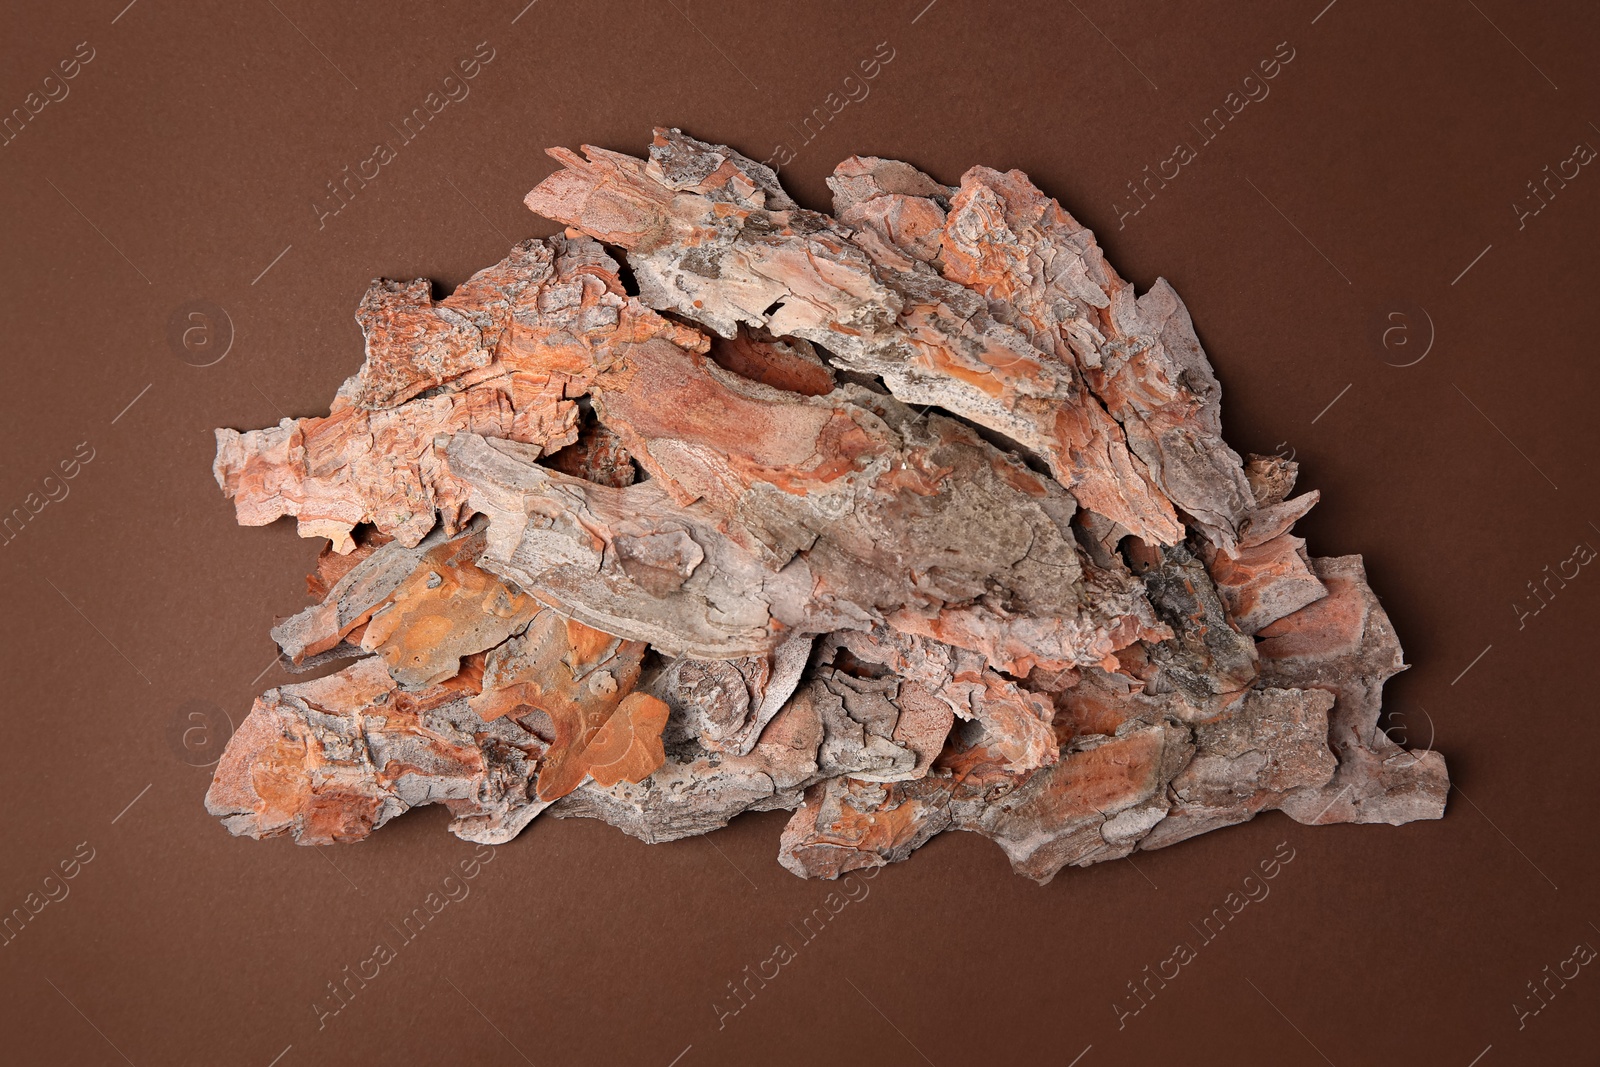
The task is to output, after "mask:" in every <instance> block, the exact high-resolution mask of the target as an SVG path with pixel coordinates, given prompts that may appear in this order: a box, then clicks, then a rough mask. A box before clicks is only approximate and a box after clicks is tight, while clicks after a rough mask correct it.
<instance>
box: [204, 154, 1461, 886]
mask: <svg viewBox="0 0 1600 1067" xmlns="http://www.w3.org/2000/svg"><path fill="white" fill-rule="evenodd" d="M551 154H552V155H553V156H554V157H555V159H556V160H557V162H558V163H559V164H560V168H559V169H558V170H557V171H556V172H555V173H553V174H552V175H551V176H550V177H548V178H546V179H545V180H544V181H543V182H541V183H540V184H539V186H538V187H537V188H535V189H534V190H533V191H532V192H531V193H529V194H528V197H527V203H528V206H529V207H531V208H532V209H534V210H535V211H538V212H539V213H540V214H543V215H546V216H548V217H549V218H552V219H556V220H558V221H560V222H562V223H564V224H566V225H567V226H568V227H569V229H568V230H567V231H566V234H565V235H564V236H561V237H555V238H550V239H548V240H534V241H525V242H523V243H522V244H520V245H518V246H517V248H515V249H514V250H513V251H512V253H511V255H510V256H509V257H507V258H506V259H505V260H504V261H502V262H501V263H499V264H497V265H496V266H494V267H491V268H489V269H487V270H485V271H482V272H480V273H479V274H477V275H475V276H474V277H473V278H472V279H471V280H470V281H468V282H467V283H466V284H464V285H462V286H461V287H460V288H459V289H457V290H456V291H455V292H454V293H452V294H450V295H449V296H447V297H445V298H444V299H442V300H438V301H435V300H434V299H433V297H432V288H431V286H430V284H429V283H428V282H427V281H425V280H421V281H412V282H392V281H386V280H380V281H377V282H374V283H373V285H372V288H371V289H370V290H369V291H368V293H367V295H366V297H365V298H364V299H363V300H362V302H361V306H360V308H359V309H358V311H357V314H356V318H357V322H358V323H359V325H360V327H361V332H362V335H363V337H364V338H365V342H366V359H365V362H364V363H363V365H362V367H361V369H360V370H359V371H358V372H357V373H356V374H355V375H354V376H353V377H352V378H350V379H349V380H348V381H347V382H346V383H345V384H344V386H343V387H342V388H341V389H340V390H339V393H338V395H337V396H336V397H335V399H334V402H333V405H332V410H331V411H330V413H329V415H327V416H326V417H323V418H310V419H300V420H286V421H285V422H284V423H282V424H281V425H279V426H278V427H276V428H273V429H268V430H256V431H250V432H247V433H242V434H241V433H238V432H236V431H234V430H226V429H224V430H218V431H217V445H218V448H217V460H216V464H215V472H216V476H217V480H218V483H219V484H220V485H221V486H222V488H223V490H224V492H225V493H226V494H227V495H228V496H230V497H232V498H233V499H234V501H235V506H236V508H237V511H238V517H239V521H240V522H241V523H244V524H246V525H260V524H263V523H267V522H271V521H273V520H274V519H276V518H279V517H281V516H285V515H291V516H295V517H297V518H298V520H299V524H300V531H301V533H302V534H304V535H307V536H323V537H327V538H329V540H330V542H331V544H330V546H329V549H328V550H326V551H324V553H323V555H322V557H321V558H320V559H319V561H318V566H317V571H316V573H315V574H313V575H312V576H311V577H310V578H309V579H308V585H309V588H310V590H311V593H312V595H313V596H314V597H315V598H317V600H318V603H316V604H313V605H312V606H310V607H308V608H306V609H305V610H304V611H302V612H300V613H299V614H298V615H296V616H294V617H292V618H290V619H286V620H284V621H282V622H281V623H279V624H278V625H277V626H276V627H275V628H274V630H273V637H274V638H275V639H276V640H277V641H278V643H279V645H280V647H281V648H282V649H283V652H284V654H285V655H286V656H287V657H288V659H289V661H290V662H291V663H292V664H294V665H296V666H298V667H302V668H305V667H312V666H316V665H318V664H320V663H323V662H326V661H327V660H329V659H335V658H340V657H350V656H355V657H360V658H359V659H358V660H357V662H356V663H355V664H354V665H351V666H347V667H345V668H344V669H343V670H341V671H339V672H338V673H337V674H333V675H330V676H328V677H325V678H322V679H319V680H317V681H311V682H304V683H301V684H298V685H290V686H284V687H282V688H280V689H273V690H269V691H268V692H267V693H266V694H265V695H264V696H262V697H261V698H260V699H259V700H258V701H257V702H256V705H255V707H254V708H253V709H252V711H251V713H250V715H249V717H248V718H247V719H246V720H245V723H244V725H243V726H242V727H241V728H240V730H239V732H238V733H237V734H236V735H235V737H234V739H233V741H232V742H231V743H230V745H229V747H228V750H227V752H226V754H225V755H224V757H223V759H222V761H221V763H220V764H219V766H218V770H217V775H216V779H215V781H214V782H213V784H212V787H211V791H210V792H209V793H208V794H207V798H206V801H207V806H208V807H209V809H210V810H211V811H212V812H213V813H215V814H217V815H219V816H221V817H222V818H223V821H224V823H225V825H227V826H228V828H229V829H230V830H232V831H233V832H235V833H240V834H249V835H251V836H256V837H262V836H271V835H277V834H291V835H293V836H294V837H295V838H296V839H297V840H299V841H301V842H303V843H312V844H322V843H327V842H331V841H348V840H355V839H358V838H360V837H363V836H365V835H366V834H367V833H369V832H371V831H372V830H373V829H375V828H376V827H378V826H380V825H382V824H383V823H384V822H385V821H387V820H388V819H390V818H392V817H393V816H395V815H397V814H399V813H401V812H403V811H404V810H406V809H407V808H409V807H411V806H413V805H416V804H423V803H430V802H435V801H437V802H442V803H445V804H447V805H448V806H449V807H450V808H451V810H452V812H453V813H454V814H455V816H456V821H455V822H454V823H452V826H451V828H452V830H453V831H454V832H456V833H458V834H460V835H461V836H463V837H467V838H469V839H471V840H476V841H496V842H498V841H504V840H507V839H509V838H510V837H512V836H514V835H515V834H516V833H517V832H518V831H520V830H521V829H522V827H523V826H525V825H526V824H527V822H528V821H529V820H531V819H532V818H533V817H534V816H535V815H537V814H538V813H539V812H541V811H543V810H544V809H546V808H549V810H550V812H551V813H552V814H553V815H557V816H563V817H567V816H583V817H591V818H599V819H604V820H606V821H607V822H610V823H612V824H613V825H615V826H617V827H619V828H621V829H623V830H624V831H626V832H628V833H630V834H633V835H635V836H637V837H640V838H642V839H644V840H646V841H666V840H672V839H674V838H679V837H683V836H686V835H690V834H698V833H704V832H706V831H708V830H712V829H715V828H716V827H719V826H722V825H725V824H726V823H727V821H728V820H729V819H731V818H733V817H734V816H735V815H737V814H739V813H740V812H743V811H760V810H768V809H773V808H780V809H790V810H793V811H794V812H795V814H794V816H793V817H792V819H791V820H790V822H789V825H788V828H787V829H786V830H785V831H784V833H783V837H782V841H781V843H780V848H779V859H780V861H781V862H782V863H783V865H784V866H786V867H788V868H789V869H790V870H792V871H794V872H795V873H796V874H799V875H802V876H807V877H837V876H839V875H840V874H842V873H844V872H848V871H850V870H854V869H857V868H861V867H864V866H877V865H881V864H885V863H889V862H893V861H896V860H901V859H904V858H906V857H907V856H908V855H910V853H911V852H912V851H913V850H914V849H916V848H917V847H919V846H920V845H922V844H924V843H925V842H927V841H928V840H929V839H930V838H932V837H933V836H935V835H936V834H938V833H940V832H942V831H944V830H947V829H960V830H969V831H972V832H975V833H980V834H983V835H985V836H987V837H990V838H992V839H993V840H994V841H995V842H996V843H997V844H998V845H999V846H1000V847H1001V848H1002V849H1003V850H1004V852H1005V853H1006V855H1007V856H1008V857H1009V858H1010V860H1011V862H1012V864H1013V865H1014V866H1015V868H1016V869H1017V870H1018V871H1019V872H1021V873H1023V874H1026V875H1028V876H1029V877H1032V878H1035V879H1038V880H1039V881H1041V882H1043V881H1048V880H1049V879H1050V878H1052V877H1054V875H1055V874H1056V873H1057V872H1058V871H1059V870H1060V869H1061V868H1062V867H1064V866H1069V865H1079V866H1081V865H1084V864H1089V863H1095V862H1099V861H1101V860H1106V859H1115V858H1118V857H1121V856H1126V855H1128V854H1129V853H1131V852H1132V851H1134V850H1135V849H1140V848H1145V849H1149V848H1160V847H1163V846H1165V845H1169V844H1172V843H1174V842H1177V841H1181V840H1183V839H1185V838H1188V837H1192V836H1193V835H1195V834H1198V833H1203V832H1205V831H1207V830H1212V829H1216V828H1218V827H1221V826H1227V825H1230V824H1233V823H1239V822H1244V821H1246V820H1248V819H1251V818H1254V817H1255V816H1256V815H1257V814H1258V813H1260V812H1262V811H1266V810H1271V809H1279V810H1282V811H1284V812H1286V813H1288V814H1289V815H1290V816H1291V817H1293V818H1295V819H1297V820H1299V821H1301V822H1306V823H1328V822H1388V823H1401V822H1406V821H1410V820H1413V819H1424V818H1438V817H1440V816H1441V815H1442V814H1443V811H1444V803H1445V797H1446V794H1447V792H1448V789H1449V783H1448V779H1447V777H1446V774H1445V769H1444V761H1443V759H1442V757H1440V756H1439V755H1438V754H1437V753H1434V752H1429V751H1423V752H1407V751H1405V750H1404V749H1402V748H1400V746H1398V745H1396V744H1395V743H1394V742H1393V741H1392V740H1390V739H1389V738H1388V737H1387V736H1386V735H1385V734H1384V733H1383V731H1382V729H1381V728H1380V726H1379V717H1380V714H1381V699H1380V698H1381V690H1382V686H1383V683H1384V681H1385V680H1386V679H1388V678H1389V677H1390V676H1391V675H1393V674H1394V673H1396V672H1397V671H1399V670H1402V669H1404V666H1405V664H1404V662H1403V660H1402V657H1401V653H1400V646H1399V643H1398V642H1397V641H1396V639H1395V636H1394V632H1393V629H1392V628H1391V626H1390V624H1389V620H1388V617H1387V615H1385V613H1384V611H1383V609H1382V607H1381V605H1380V604H1379V603H1378V600H1377V598H1376V597H1375V596H1374V595H1373V593H1372V591H1371V590H1370V589H1369V588H1368V586H1367V583H1366V576H1365V571H1364V569H1363V567H1362V564H1361V559H1360V557H1359V556H1345V557H1339V558H1333V559H1317V558H1314V557H1312V556H1310V555H1309V554H1308V552H1307V550H1306V545H1305V542H1304V541H1303V540H1302V539H1301V538H1298V537H1296V536H1294V534H1293V533H1292V528H1293V525H1294V523H1295V522H1296V521H1297V520H1298V519H1299V518H1300V517H1301V516H1303V515H1304V514H1305V513H1306V512H1307V511H1309V510H1310V508H1311V507H1312V506H1313V505H1315V504H1316V503H1317V500H1318V494H1317V493H1316V492H1314V491H1313V492H1309V493H1304V494H1302V495H1300V496H1292V495H1291V494H1292V491H1293V488H1294V481H1295V475H1296V469H1295V465H1294V463H1293V462H1292V461H1288V460H1283V459H1281V458H1278V457H1261V456H1253V457H1249V459H1248V461H1244V460H1241V459H1240V457H1239V456H1238V455H1237V454H1236V453H1234V452H1233V451H1232V450H1231V449H1230V448H1229V447H1228V446H1227V444H1226V442H1224V441H1223V439H1222V436H1221V388H1220V386H1219V385H1218V383H1217V379H1216V376H1215V375H1214V373H1213V371H1212V368H1211V365H1210V363H1209V362H1208V361H1207V359H1206V356H1205V354H1204V352H1203V351H1202V349H1201V347H1200V343H1199V340H1198V338H1197V336H1196V334H1195V330H1194V325H1193V323H1192V322H1191V320H1190V317H1189V313H1188V311H1187V309H1186V308H1185V307H1184V305H1183V302H1182V301H1181V300H1180V299H1179V298H1178V295H1177V293H1176V292H1175V291H1174V290H1173V289H1172V287H1171V286H1170V285H1168V284H1167V283H1166V282H1165V281H1162V280H1158V281H1157V282H1156V284H1155V285H1154V286H1152V287H1151V289H1150V291H1149V292H1147V293H1145V294H1143V295H1142V296H1140V295H1137V294H1135V292H1134V290H1133V286H1132V285H1130V284H1129V283H1128V282H1126V281H1125V280H1123V279H1122V278H1121V277H1119V276H1118V275H1117V273H1116V272H1115V271H1114V270H1113V269H1112V268H1111V266H1110V265H1109V264H1108V263H1107V262H1106V259H1105V256H1104V255H1103V254H1102V252H1101V250H1100V248H1099V246H1098V244H1097V243H1096V241H1095V238H1094V235H1093V234H1092V233H1090V232H1089V231H1088V230H1087V229H1085V228H1084V227H1083V226H1082V225H1081V224H1079V223H1078V222H1077V221H1076V220H1075V219H1073V218H1072V216H1071V215H1070V214H1068V213H1067V212H1066V211H1065V210H1064V209H1063V208H1062V207H1061V205H1059V204H1058V203H1056V202H1055V201H1054V200H1051V199H1050V198H1049V197H1047V196H1045V194H1044V193H1042V192H1040V191H1039V190H1038V189H1037V188H1035V187H1034V186H1033V184H1032V183H1031V182H1029V181H1028V179H1027V177H1026V176H1024V175H1023V174H1021V173H1020V172H1017V171H1011V172H1009V173H1000V172H998V171H993V170H989V169H986V168H982V167H977V168H974V169H973V170H971V171H969V172H968V173H967V174H965V175H963V177H962V179H961V182H960V184H959V185H958V186H955V187H950V186H944V185H941V184H940V183H938V182H936V181H934V180H933V179H932V178H929V177H928V176H927V175H925V174H922V173H920V172H919V171H917V170H916V169H915V168H913V167H911V166H909V165H908V164H905V163H900V162H896V161H893V160H884V159H876V158H872V157H852V158H851V159H848V160H846V161H845V162H844V163H842V164H840V165H839V167H838V168H837V170H836V171H835V173H834V175H833V177H832V178H830V179H829V185H830V186H831V188H832V189H833V192H834V215H833V216H829V215H826V214H822V213H820V212H816V211H811V210H807V209H805V208H802V207H800V206H799V205H797V204H796V203H795V202H794V201H793V200H791V199H790V198H789V196H788V195H787V194H786V193H784V191H783V189H782V188H781V187H780V186H779V185H778V181H777V178H776V176H775V175H774V174H773V173H772V171H770V170H769V169H767V168H766V167H764V166H762V165H760V164H758V163H754V162H752V161H750V160H748V159H745V158H744V157H742V156H740V155H739V154H738V153H736V152H734V151H733V150H732V149H729V148H726V147H722V146H718V145H708V144H704V143H702V142H699V141H696V140H694V139H693V138H690V137H687V136H685V135H684V134H682V133H680V132H679V131H677V130H659V131H657V135H656V139H655V143H654V144H653V145H652V146H651V148H650V151H649V154H648V158H645V159H639V158H635V157H633V156H628V155H622V154H619V153H616V152H610V151H605V150H602V149H596V148H585V149H584V150H583V152H582V154H578V153H574V152H570V151H567V150H565V149H555V150H552V152H551ZM602 242H603V243H604V245H607V246H611V247H613V248H614V249H619V250H620V252H621V254H623V255H624V256H626V259H627V267H628V269H629V276H630V277H631V278H632V279H636V284H637V287H638V295H637V296H630V295H628V285H627V284H626V283H625V281H624V274H623V271H622V269H621V265H620V264H619V263H617V262H616V261H615V260H613V259H612V258H611V254H610V253H608V251H607V250H606V248H605V247H603V246H602ZM691 323H692V324H694V325H691ZM697 327H703V328H704V329H703V330H702V329H700V328H697Z"/></svg>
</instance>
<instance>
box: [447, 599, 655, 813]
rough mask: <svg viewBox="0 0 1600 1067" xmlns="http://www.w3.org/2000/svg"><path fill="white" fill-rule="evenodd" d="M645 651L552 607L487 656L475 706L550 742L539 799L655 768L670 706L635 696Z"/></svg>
mask: <svg viewBox="0 0 1600 1067" xmlns="http://www.w3.org/2000/svg"><path fill="white" fill-rule="evenodd" d="M644 651H645V646H644V644H643V643H642V642H638V641H625V640H623V639H622V638H620V637H614V636H612V635H611V634H608V633H604V632H602V631H600V630H596V629H594V628H593V627H590V626H585V625H584V624H583V623H581V622H578V621H576V620H574V619H568V618H565V617H563V616H562V615H560V614H558V613H557V612H554V611H549V610H544V611H541V612H539V613H538V614H537V615H536V616H535V618H534V619H533V621H532V622H531V623H530V624H529V625H528V628H527V630H526V632H524V633H522V634H520V635H518V636H516V637H513V638H512V639H511V640H509V641H507V642H506V643H505V644H503V645H500V646H499V647H497V648H495V649H493V650H492V651H490V653H489V655H488V657H487V658H486V660H485V662H484V672H483V692H482V693H481V694H480V695H479V696H477V697H475V698H474V699H473V701H472V704H473V709H474V710H475V711H477V713H478V714H479V715H480V716H482V717H483V718H484V719H485V720H488V721H492V720H495V719H498V718H500V717H501V716H505V715H510V716H512V717H514V718H518V719H520V720H521V721H522V722H523V724H524V725H527V726H529V727H530V728H532V729H534V731H535V732H536V733H540V734H541V736H543V737H545V738H546V739H547V740H548V741H549V745H550V750H549V752H548V754H547V755H546V757H545V760H544V764H543V766H542V767H541V768H540V771H539V783H538V784H539V799H540V800H558V799H560V798H561V797H564V796H566V795H567V794H568V793H570V792H572V791H573V790H574V789H576V788H577V787H578V786H579V784H580V783H582V781H583V780H584V777H585V776H586V775H592V776H593V777H594V778H595V780H596V781H598V782H601V783H602V784H607V785H609V784H614V783H615V782H616V781H618V780H619V778H622V777H627V778H631V779H638V778H643V777H644V776H645V775H647V774H649V773H650V772H651V771H653V770H655V768H656V767H658V766H660V764H661V761H662V760H663V759H664V758H665V754H664V753H663V752H662V750H661V731H662V729H663V728H665V726H666V719H667V706H666V705H665V704H663V703H662V702H661V701H660V700H658V699H657V698H655V697H652V696H649V695H647V694H644V693H637V694H636V693H634V687H635V685H636V684H637V683H638V680H639V670H640V662H641V660H642V659H643V657H644ZM535 723H538V724H539V725H537V726H536V725H534V724H535ZM541 727H542V729H541Z"/></svg>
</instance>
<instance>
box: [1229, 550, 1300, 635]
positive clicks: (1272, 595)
mask: <svg viewBox="0 0 1600 1067" xmlns="http://www.w3.org/2000/svg"><path fill="white" fill-rule="evenodd" d="M1305 547H1306V543H1305V541H1303V540H1301V539H1300V538H1298V537H1295V536H1294V535H1293V534H1287V533H1284V534H1279V535H1278V536H1276V537H1274V538H1273V539H1272V540H1270V541H1266V542H1263V543H1261V544H1258V545H1252V546H1249V547H1246V548H1239V549H1237V550H1235V552H1234V553H1233V554H1231V555H1230V554H1229V553H1227V552H1218V553H1217V554H1216V556H1215V557H1214V558H1213V559H1212V561H1211V568H1210V569H1211V578H1212V580H1213V581H1215V582H1216V584H1217V592H1218V594H1220V595H1221V596H1222V598H1223V599H1224V600H1226V601H1227V603H1228V614H1229V615H1230V616H1232V618H1233V623H1234V625H1235V626H1237V627H1238V628H1239V630H1240V631H1241V632H1243V633H1247V634H1252V635H1253V634H1255V633H1257V632H1258V631H1260V629H1261V628H1262V627H1263V626H1265V625H1267V624H1268V623H1271V622H1277V621H1278V620H1279V619H1281V618H1283V617H1284V616H1285V615H1288V614H1291V613H1293V612H1296V611H1299V610H1300V609H1301V608H1303V607H1305V606H1306V605H1307V604H1310V603H1312V602H1313V601H1317V600H1321V599H1322V598H1323V597H1325V596H1327V595H1328V591H1327V590H1326V589H1324V588H1323V586H1322V583H1321V582H1320V581H1318V580H1317V576H1316V575H1315V574H1313V573H1311V565H1310V564H1309V563H1307V562H1306V557H1305Z"/></svg>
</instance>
